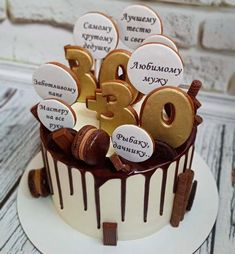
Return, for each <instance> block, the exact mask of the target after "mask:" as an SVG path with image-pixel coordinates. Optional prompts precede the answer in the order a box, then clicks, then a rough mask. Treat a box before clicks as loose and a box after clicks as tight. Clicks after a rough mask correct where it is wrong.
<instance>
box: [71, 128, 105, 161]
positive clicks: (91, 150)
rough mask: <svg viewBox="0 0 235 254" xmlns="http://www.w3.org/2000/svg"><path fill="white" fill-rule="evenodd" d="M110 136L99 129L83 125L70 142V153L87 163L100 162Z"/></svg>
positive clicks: (103, 156)
mask: <svg viewBox="0 0 235 254" xmlns="http://www.w3.org/2000/svg"><path fill="white" fill-rule="evenodd" d="M109 144H110V137H109V135H108V134H107V133H106V132H105V131H104V130H101V129H97V128H96V127H94V126H92V125H85V126H84V127H82V128H81V129H80V130H79V131H78V132H77V134H76V136H75V138H74V141H73V144H72V154H73V156H74V157H75V158H76V159H78V160H82V161H84V162H85V163H87V164H88V165H97V164H99V163H101V162H102V161H103V160H104V158H105V156H106V154H107V152H108V149H109Z"/></svg>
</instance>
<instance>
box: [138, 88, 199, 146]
mask: <svg viewBox="0 0 235 254" xmlns="http://www.w3.org/2000/svg"><path fill="white" fill-rule="evenodd" d="M166 105H169V106H170V112H169V114H168V115H166V114H164V107H165V106H166ZM194 117H195V111H194V105H193V102H192V99H191V98H190V96H189V95H188V94H187V93H185V92H184V91H182V90H181V89H179V88H177V87H160V88H158V89H156V90H154V91H153V92H151V93H150V94H148V96H146V98H145V100H144V101H143V104H142V106H141V111H140V126H141V127H143V128H145V129H146V130H147V131H148V132H149V133H151V135H152V137H153V138H154V139H155V140H156V139H159V140H161V141H164V142H166V143H167V144H169V145H170V146H172V147H173V148H177V147H179V146H180V145H182V144H183V143H184V142H185V141H186V140H187V139H188V137H189V136H190V134H191V132H192V129H193V125H194Z"/></svg>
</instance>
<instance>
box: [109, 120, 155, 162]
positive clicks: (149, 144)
mask: <svg viewBox="0 0 235 254" xmlns="http://www.w3.org/2000/svg"><path fill="white" fill-rule="evenodd" d="M112 143H113V148H114V150H115V151H116V153H117V154H118V155H120V156H121V157H123V158H124V159H126V160H129V161H133V162H142V161H146V160H148V159H149V158H150V157H151V155H152V154H153V151H154V141H153V139H152V138H151V136H150V135H149V134H148V133H147V132H146V131H145V130H144V129H142V128H140V127H138V126H135V125H130V124H125V125H121V126H119V127H118V128H116V129H115V130H114V132H113V134H112Z"/></svg>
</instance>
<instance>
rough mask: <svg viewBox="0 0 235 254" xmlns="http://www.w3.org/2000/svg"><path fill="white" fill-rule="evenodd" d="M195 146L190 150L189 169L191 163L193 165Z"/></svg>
mask: <svg viewBox="0 0 235 254" xmlns="http://www.w3.org/2000/svg"><path fill="white" fill-rule="evenodd" d="M194 150H195V146H193V148H192V153H191V158H190V163H189V169H192V163H193V155H194Z"/></svg>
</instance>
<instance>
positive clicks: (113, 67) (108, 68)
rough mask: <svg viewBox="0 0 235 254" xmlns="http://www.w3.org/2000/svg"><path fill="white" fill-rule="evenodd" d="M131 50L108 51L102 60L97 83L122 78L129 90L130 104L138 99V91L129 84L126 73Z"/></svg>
mask: <svg viewBox="0 0 235 254" xmlns="http://www.w3.org/2000/svg"><path fill="white" fill-rule="evenodd" d="M130 56H131V52H129V51H127V50H123V49H116V50H113V51H112V52H110V53H109V54H108V55H107V56H106V57H105V59H104V61H103V62H102V65H101V68H100V73H99V83H100V84H101V83H103V82H106V81H111V80H124V81H125V84H126V85H127V86H128V88H129V89H130V90H131V93H132V101H131V104H134V103H136V102H137V101H138V100H139V97H140V96H139V94H140V93H139V91H138V90H136V88H135V87H134V86H133V85H132V84H131V82H130V80H129V78H128V75H127V63H128V61H129V59H130ZM120 68H121V70H122V75H121V76H119V69H120Z"/></svg>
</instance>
